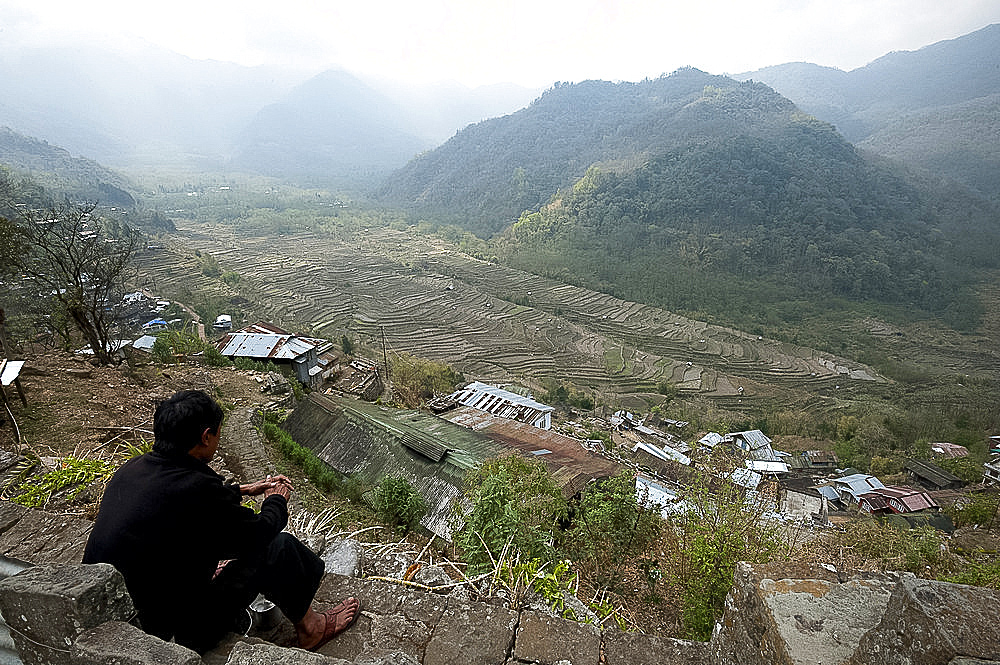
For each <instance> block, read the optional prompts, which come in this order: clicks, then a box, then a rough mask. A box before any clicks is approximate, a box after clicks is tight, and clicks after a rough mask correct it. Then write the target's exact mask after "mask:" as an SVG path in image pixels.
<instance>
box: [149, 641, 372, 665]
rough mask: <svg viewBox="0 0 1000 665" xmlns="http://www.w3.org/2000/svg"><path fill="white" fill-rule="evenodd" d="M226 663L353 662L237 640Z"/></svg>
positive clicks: (342, 664) (319, 664)
mask: <svg viewBox="0 0 1000 665" xmlns="http://www.w3.org/2000/svg"><path fill="white" fill-rule="evenodd" d="M163 662H164V663H167V662H170V661H163ZM226 665H352V663H351V662H350V661H347V660H342V659H340V658H331V657H330V656H324V655H322V654H318V653H311V652H309V651H303V650H302V649H288V648H285V647H279V646H276V645H274V644H267V643H266V642H261V643H257V644H250V643H248V642H237V643H236V644H235V645H234V646H233V650H232V651H230V652H229V660H227V661H226Z"/></svg>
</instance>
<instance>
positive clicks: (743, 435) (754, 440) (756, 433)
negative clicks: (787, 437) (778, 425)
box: [725, 429, 771, 450]
mask: <svg viewBox="0 0 1000 665" xmlns="http://www.w3.org/2000/svg"><path fill="white" fill-rule="evenodd" d="M725 438H726V439H728V440H730V441H736V440H737V439H742V440H743V441H744V442H746V447H745V448H744V450H756V449H758V448H762V447H764V446H770V445H771V439H770V438H768V436H767V435H766V434H764V433H763V432H761V431H760V430H759V429H752V430H747V431H745V432H730V433H729V434H727V435H726V436H725Z"/></svg>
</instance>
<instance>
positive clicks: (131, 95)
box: [0, 46, 539, 178]
mask: <svg viewBox="0 0 1000 665" xmlns="http://www.w3.org/2000/svg"><path fill="white" fill-rule="evenodd" d="M538 92H539V91H537V90H530V89H527V88H522V87H519V86H487V87H483V88H477V89H474V90H473V89H469V88H467V87H464V86H461V85H458V84H448V83H440V84H437V85H435V86H433V87H431V88H428V89H426V90H420V89H412V88H407V87H401V86H399V85H398V84H390V83H387V82H372V83H371V84H369V83H366V82H363V81H361V80H360V79H358V78H356V77H354V76H352V75H351V74H348V73H346V72H343V71H336V70H333V71H328V72H324V73H321V74H319V75H317V76H315V77H309V76H308V75H306V74H303V73H302V72H299V71H293V70H287V69H280V68H275V67H244V66H241V65H236V64H232V63H225V62H217V61H211V60H192V59H190V58H187V57H185V56H181V55H178V54H176V53H172V52H169V51H165V50H162V49H157V48H153V47H149V46H140V47H133V48H131V49H130V50H128V51H127V52H118V51H115V50H111V49H110V48H109V49H106V50H102V49H97V48H79V49H56V48H50V49H41V48H36V49H28V50H17V51H12V50H10V49H4V48H3V47H0V126H7V127H10V128H11V129H13V130H15V131H17V132H19V133H22V134H25V135H28V136H31V137H35V138H39V139H42V140H44V141H47V142H49V143H52V144H54V145H58V146H60V147H62V148H65V149H66V150H69V151H70V152H71V153H73V154H75V155H80V156H84V157H88V158H90V159H96V160H98V161H100V162H102V163H105V164H108V165H110V166H113V167H118V168H123V169H129V168H135V167H140V168H149V167H159V166H168V167H181V168H187V169H199V170H214V171H222V170H227V169H228V170H243V171H250V172H256V173H262V174H268V175H279V176H281V175H291V176H298V175H302V173H303V166H302V165H305V168H306V169H307V170H308V171H309V172H310V173H311V174H313V175H320V176H325V177H327V178H330V177H333V178H337V177H338V176H343V175H356V174H357V173H358V172H359V171H360V172H365V173H370V172H372V171H373V170H374V171H375V172H378V173H384V172H386V171H388V170H390V169H392V168H397V167H399V166H402V165H403V164H405V163H406V161H407V160H409V159H410V158H411V157H412V156H413V155H415V154H416V153H417V152H419V151H421V150H426V149H429V148H432V147H433V146H434V145H436V144H437V143H440V142H441V141H443V140H445V139H447V138H448V137H449V136H451V135H452V134H454V132H455V131H456V130H457V129H459V128H461V127H463V126H464V125H466V124H468V123H470V122H476V121H478V120H482V119H483V118H486V117H490V116H496V115H502V114H504V113H509V112H511V111H514V110H516V109H518V108H520V107H522V106H524V105H525V104H526V103H528V102H529V101H530V100H531V99H532V98H534V97H535V96H537V94H538ZM404 104H405V106H404ZM276 157H280V159H278V160H277V161H274V160H275V158H276Z"/></svg>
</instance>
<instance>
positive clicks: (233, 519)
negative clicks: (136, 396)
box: [83, 390, 361, 653]
mask: <svg viewBox="0 0 1000 665" xmlns="http://www.w3.org/2000/svg"><path fill="white" fill-rule="evenodd" d="M222 415H223V414H222V409H221V408H220V407H219V405H218V404H217V403H216V402H215V400H213V399H212V398H211V397H209V396H208V395H206V394H205V393H204V392H201V391H198V390H185V391H181V392H179V393H177V394H175V395H174V396H172V397H171V398H170V399H167V400H165V401H163V402H161V403H160V404H159V406H157V408H156V413H155V415H154V417H153V435H154V444H153V450H152V451H151V452H149V453H146V454H145V455H142V456H141V457H137V458H135V459H132V460H130V461H128V462H127V463H125V464H124V465H123V466H122V467H121V468H120V469H119V470H118V472H117V473H115V475H114V477H113V478H112V479H111V481H110V482H109V483H108V486H107V489H106V490H105V492H104V498H103V500H102V501H101V508H100V511H99V512H98V515H97V521H96V522H95V523H94V529H93V531H92V532H91V534H90V539H89V540H88V542H87V548H86V550H85V552H84V557H83V562H84V563H110V564H112V565H113V566H114V567H115V568H117V569H118V570H119V571H121V573H122V576H123V577H124V578H125V586H126V587H127V588H128V591H129V594H130V595H131V596H132V600H133V602H134V603H135V607H136V610H137V612H138V618H139V621H140V622H141V624H142V628H143V629H144V630H145V631H146V632H148V633H150V634H153V635H156V636H158V637H161V638H163V639H165V640H169V639H171V638H173V639H174V640H176V641H177V643H179V644H182V645H184V646H187V647H189V648H191V649H194V650H195V651H198V652H201V653H203V652H205V651H207V650H208V649H211V648H212V647H213V646H215V645H216V644H217V643H218V642H219V640H220V639H221V638H222V637H223V636H224V635H225V634H226V633H227V632H229V631H230V630H234V629H237V627H238V626H240V623H239V622H240V621H242V622H243V625H242V628H245V627H246V620H247V617H248V615H247V612H246V608H247V606H248V605H249V604H250V603H251V602H252V601H253V599H254V598H256V596H257V594H258V593H262V594H264V596H265V597H266V598H268V599H269V600H270V601H271V602H273V603H274V604H275V605H277V606H278V608H279V609H281V611H282V612H284V614H285V616H287V617H288V619H289V620H290V621H291V622H292V623H294V624H295V631H296V634H297V636H298V642H299V646H300V647H301V648H303V649H310V650H316V649H319V648H320V647H321V646H323V645H324V644H326V643H327V642H328V641H330V640H331V639H332V638H333V637H334V636H336V635H338V634H340V633H341V632H343V631H344V630H346V629H347V628H348V627H349V626H350V625H351V624H353V623H354V621H355V620H356V619H357V618H358V616H359V615H360V613H361V607H360V605H359V603H358V601H357V600H356V599H354V598H348V599H347V600H345V601H343V602H342V603H341V604H340V605H338V606H337V607H334V608H333V609H330V610H327V611H326V612H323V613H319V612H316V611H315V610H313V609H312V607H311V604H312V599H313V596H314V595H315V593H316V590H317V589H318V588H319V583H320V579H321V578H322V575H323V570H324V565H323V561H322V560H321V559H320V558H319V557H318V556H316V554H314V553H313V552H312V551H311V550H309V548H307V547H306V546H305V545H303V544H302V543H301V542H300V541H299V540H297V539H296V538H295V537H294V536H292V535H291V534H288V533H282V529H284V528H285V524H287V522H288V505H287V501H288V497H289V496H290V494H291V491H292V485H291V483H290V482H289V480H288V478H286V477H285V476H280V475H279V476H274V477H270V476H269V477H268V478H267V480H262V481H258V482H255V483H250V484H247V485H241V486H237V485H225V484H223V481H222V477H221V476H219V475H218V474H217V473H215V471H213V470H212V469H211V468H210V467H209V466H208V462H209V461H210V460H211V459H212V457H213V456H214V455H215V453H216V450H217V449H218V447H219V438H220V433H221V427H222ZM260 494H263V495H264V501H263V503H262V504H261V506H260V513H255V512H254V511H253V510H251V509H250V508H247V507H245V506H243V505H241V501H242V497H243V496H257V495H260ZM226 560H229V561H228V563H227V564H225V565H222V566H220V562H223V561H226ZM240 632H242V631H240Z"/></svg>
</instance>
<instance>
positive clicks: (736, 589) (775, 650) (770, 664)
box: [712, 563, 899, 665]
mask: <svg viewBox="0 0 1000 665" xmlns="http://www.w3.org/2000/svg"><path fill="white" fill-rule="evenodd" d="M801 568H802V567H801V566H797V567H796V568H795V569H794V570H791V571H789V572H790V573H791V574H794V575H800V574H803V573H806V574H808V571H803V570H801ZM820 570H823V569H819V570H817V571H815V572H816V573H817V577H818V579H817V578H813V579H798V578H783V577H780V575H782V573H783V572H784V571H783V570H782V569H781V568H780V567H775V566H769V567H766V568H762V569H755V568H754V567H753V566H751V565H749V564H746V563H740V564H739V565H738V566H737V569H736V574H735V576H734V584H733V588H732V590H731V591H730V593H729V595H728V596H727V598H726V607H725V611H724V614H723V618H722V623H721V627H720V629H719V631H718V634H717V635H716V636H715V637H714V638H713V640H712V651H713V659H714V661H715V662H717V663H727V664H730V663H731V664H732V665H800V664H801V665H805V664H806V663H808V664H809V665H826V664H831V665H832V664H834V663H844V662H846V661H847V660H848V659H849V658H850V657H851V654H852V653H853V652H854V649H855V647H856V646H857V644H858V641H859V640H860V639H861V637H862V636H863V635H864V634H865V633H866V632H867V631H868V630H870V629H871V628H872V627H874V626H876V625H878V623H879V621H880V620H881V619H882V615H883V614H884V612H885V608H886V605H887V603H888V601H889V597H890V595H891V594H892V590H893V588H894V587H895V584H896V581H897V580H898V579H899V576H898V575H896V574H864V575H858V576H844V575H837V574H836V573H831V572H830V571H827V572H825V573H821V572H820ZM771 575H774V577H770V576H771ZM824 577H825V579H824ZM840 580H843V581H840Z"/></svg>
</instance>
